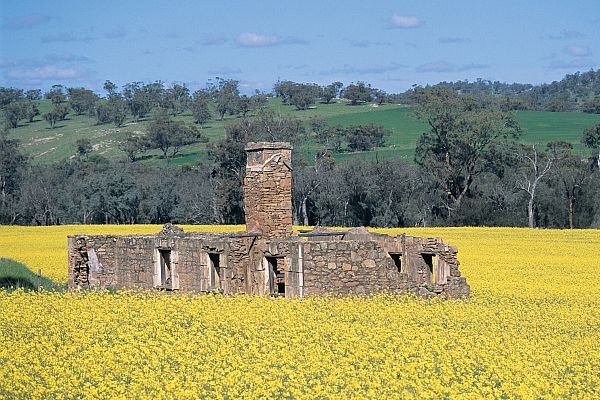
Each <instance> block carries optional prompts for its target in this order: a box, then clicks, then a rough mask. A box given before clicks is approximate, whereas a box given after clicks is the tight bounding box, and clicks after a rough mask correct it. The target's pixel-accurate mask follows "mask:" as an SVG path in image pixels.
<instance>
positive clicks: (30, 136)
mask: <svg viewBox="0 0 600 400" xmlns="http://www.w3.org/2000/svg"><path fill="white" fill-rule="evenodd" d="M268 106H269V107H270V108H271V109H273V110H274V111H276V112H278V113H282V114H288V115H293V116H295V117H298V118H301V119H303V120H306V121H308V119H309V118H310V117H313V116H322V117H324V118H325V120H326V121H327V123H328V125H330V126H334V125H338V124H340V125H353V124H366V123H369V122H373V123H377V124H381V125H383V126H384V127H386V128H387V129H389V130H390V131H392V135H391V136H390V137H388V138H387V140H386V147H384V148H380V149H377V150H375V151H371V152H364V153H344V154H340V155H337V156H336V158H337V159H338V160H343V159H348V158H352V157H362V158H375V157H377V158H380V159H382V158H387V157H403V158H406V159H412V156H413V150H414V146H415V143H416V141H417V138H418V136H419V134H420V133H421V132H423V131H424V130H426V129H427V126H426V125H425V124H424V123H422V122H421V121H419V120H417V119H415V118H414V117H412V116H411V114H410V108H409V107H407V106H404V105H389V104H387V105H383V106H379V107H375V106H373V105H358V106H348V105H347V104H346V103H345V102H342V101H338V102H337V103H332V104H320V103H318V104H316V105H315V106H314V107H312V108H311V109H309V110H305V111H298V110H296V109H295V108H294V107H291V106H284V105H282V104H281V101H280V100H279V99H270V100H269V104H268ZM50 108H51V104H50V102H49V101H47V100H44V101H41V102H40V111H41V113H42V114H43V113H45V112H47V111H48V110H49V109H50ZM517 118H518V120H519V122H520V124H521V127H522V128H523V133H524V134H523V137H522V139H521V140H522V141H524V142H526V143H546V142H548V141H551V140H564V141H567V142H570V143H572V144H573V145H574V147H575V148H576V150H580V149H582V146H581V145H580V143H579V140H580V137H581V133H582V131H583V129H584V128H586V127H589V126H591V125H592V124H594V123H595V122H598V121H600V115H592V114H581V113H551V112H539V111H519V112H517ZM176 119H179V120H182V121H186V122H189V123H191V122H192V116H191V114H190V113H189V112H187V113H184V114H182V115H180V116H178V117H177V118H176ZM236 119H237V117H236V116H226V117H225V120H224V121H219V120H211V121H210V122H209V123H208V124H207V125H206V126H205V127H204V128H203V132H204V134H205V135H206V136H208V138H209V140H210V141H211V142H214V141H216V140H219V139H221V138H223V137H224V126H225V125H226V124H228V123H231V122H233V121H235V120H236ZM146 124H147V119H143V120H141V121H134V120H132V119H128V120H127V121H126V123H125V125H124V126H123V127H120V128H116V127H115V126H114V125H112V124H107V125H97V124H96V120H95V118H91V117H89V116H87V115H75V114H69V116H68V117H67V120H65V121H60V122H58V123H57V126H56V127H55V128H50V127H49V125H48V123H47V122H46V121H44V120H43V119H42V118H41V117H37V118H36V119H35V121H34V122H33V123H22V124H21V126H19V128H17V129H14V130H12V135H13V137H14V138H17V139H19V140H20V141H21V146H22V147H23V150H24V151H25V152H26V153H27V154H29V155H30V156H31V157H32V158H33V160H34V162H41V163H46V162H52V161H57V160H61V159H64V158H69V157H73V156H74V154H75V153H76V146H75V143H76V141H77V140H78V139H80V138H87V139H89V140H90V141H91V143H92V145H93V146H94V152H95V154H100V155H102V156H104V157H107V158H124V157H125V155H124V153H123V152H122V151H120V150H119V149H118V143H119V141H120V140H122V139H123V138H124V137H125V136H126V135H127V134H128V133H136V132H144V131H145V129H146ZM318 149H320V146H319V145H318V144H316V143H315V142H314V141H313V140H312V138H311V137H310V136H307V138H306V142H305V145H304V148H303V149H302V152H303V153H304V154H307V155H308V154H310V153H313V152H314V151H316V150H318ZM205 158H206V144H205V143H203V144H196V145H191V146H187V147H186V148H184V149H183V150H182V151H181V153H180V154H179V155H178V156H177V157H176V158H175V159H174V160H172V161H171V162H172V163H173V164H193V163H195V162H197V161H199V160H203V159H205ZM142 162H145V163H149V164H160V163H163V162H164V160H162V159H160V155H159V152H158V151H154V152H149V153H148V154H147V155H146V157H145V158H144V160H143V161H142Z"/></svg>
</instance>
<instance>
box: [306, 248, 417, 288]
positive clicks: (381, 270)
mask: <svg viewBox="0 0 600 400" xmlns="http://www.w3.org/2000/svg"><path fill="white" fill-rule="evenodd" d="M303 250H304V256H303V266H304V274H303V275H304V293H305V294H306V295H323V294H328V293H332V294H369V293H375V292H379V291H383V290H388V291H392V292H395V291H399V290H401V291H408V290H411V289H413V290H414V287H411V286H414V285H411V284H410V283H409V282H408V275H407V274H405V273H404V274H403V273H400V271H398V269H397V268H396V266H395V265H394V263H393V261H392V259H391V258H390V257H388V256H387V254H385V253H384V252H383V251H382V250H383V249H382V247H381V246H380V245H379V243H377V242H375V241H356V240H348V241H346V240H334V241H319V242H317V241H309V242H306V243H304V244H303Z"/></svg>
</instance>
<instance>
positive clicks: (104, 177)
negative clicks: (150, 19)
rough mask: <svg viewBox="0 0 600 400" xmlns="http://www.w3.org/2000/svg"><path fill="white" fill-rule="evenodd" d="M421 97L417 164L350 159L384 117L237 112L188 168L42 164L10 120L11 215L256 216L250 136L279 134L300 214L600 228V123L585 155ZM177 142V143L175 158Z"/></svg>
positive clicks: (456, 104) (5, 170)
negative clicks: (246, 192) (371, 120)
mask: <svg viewBox="0 0 600 400" xmlns="http://www.w3.org/2000/svg"><path fill="white" fill-rule="evenodd" d="M410 96H411V101H412V103H413V111H414V114H415V116H416V117H418V118H420V119H421V120H423V121H425V122H426V123H427V125H428V129H427V130H426V131H425V132H423V134H422V135H421V136H420V138H419V140H418V143H417V147H416V150H415V156H414V162H412V163H411V162H408V161H404V160H399V159H390V160H376V161H358V160H351V161H347V162H342V163H337V162H336V160H335V157H334V152H335V149H336V147H337V146H338V144H337V143H338V142H339V141H340V140H343V141H345V143H347V144H348V145H349V146H350V144H351V143H353V142H352V140H354V139H353V138H359V141H358V144H357V146H358V145H360V143H362V142H370V143H374V145H377V144H378V143H380V142H381V140H385V132H384V131H382V129H381V128H380V127H378V126H376V125H364V126H354V127H345V128H342V127H328V126H327V125H326V124H325V123H324V121H321V120H319V119H318V118H316V119H312V120H311V121H310V122H309V123H308V124H306V123H304V122H303V121H302V120H300V119H298V118H295V117H291V116H287V115H280V114H277V113H274V112H272V111H270V110H262V111H261V112H257V113H256V115H252V116H246V117H243V116H241V117H240V118H237V119H234V120H232V122H231V123H229V124H227V125H226V127H225V137H224V139H222V140H218V141H213V142H211V143H209V144H208V159H207V160H204V161H203V162H201V163H198V164H197V165H195V166H186V167H177V166H171V165H169V164H164V165H163V166H162V167H161V168H152V167H148V166H145V165H143V164H139V163H131V162H127V161H109V160H107V159H104V158H102V156H99V155H93V154H92V155H89V156H82V157H79V158H75V159H71V160H65V161H62V162H58V163H54V164H49V165H36V164H33V163H31V162H30V160H28V159H27V158H26V157H25V156H24V155H23V154H22V153H21V150H20V148H19V146H18V143H17V141H16V140H14V139H11V138H10V137H9V135H8V133H7V132H8V128H4V129H3V130H2V133H1V134H0V188H1V199H0V221H1V222H2V223H4V224H11V223H12V224H17V223H18V224H34V225H51V224H65V223H164V222H168V221H171V222H175V223H221V224H223V223H228V224H229V223H231V224H237V223H243V222H244V213H243V204H242V201H243V190H242V182H243V177H244V171H245V163H246V160H245V152H244V146H245V144H246V143H247V142H249V141H262V140H266V141H288V142H291V143H292V145H293V146H294V149H295V150H294V154H293V159H294V180H293V185H294V188H293V216H294V222H295V223H296V224H303V225H346V226H347V225H367V226H415V225H417V226H435V225H485V226H494V225H502V226H530V227H561V228H575V227H577V228H584V227H600V173H599V172H600V124H596V125H594V126H591V127H588V128H586V129H585V130H584V132H582V138H581V141H582V144H583V145H585V146H587V147H589V148H590V149H591V155H583V154H579V153H577V152H575V151H574V150H573V148H572V146H571V145H570V144H569V143H565V142H560V141H556V142H551V143H549V144H548V145H546V146H541V145H525V144H523V143H520V142H518V141H517V139H518V138H519V136H520V135H521V130H520V127H519V126H518V124H517V122H516V120H515V118H514V115H513V114H512V111H510V110H506V109H504V108H503V107H501V104H498V102H494V101H491V100H489V99H487V98H485V97H481V96H472V95H464V94H460V93H458V92H456V91H454V90H452V89H449V88H448V87H447V86H445V85H438V86H434V87H427V88H414V89H413V90H412V91H411V93H410ZM157 110H159V111H156V110H155V111H154V114H153V116H152V118H151V120H150V122H149V123H150V124H152V123H156V124H158V125H157V126H159V127H160V128H156V134H162V133H163V132H169V131H177V130H179V129H180V128H181V127H178V126H177V125H178V124H176V123H173V121H172V120H170V115H171V114H170V113H171V112H170V111H167V110H168V109H167V108H166V107H165V108H162V107H161V108H158V109H157ZM157 112H158V114H157ZM160 124H163V125H160ZM150 131H151V129H150ZM150 135H152V133H150ZM311 135H312V136H313V137H315V138H317V139H318V140H320V141H322V142H323V143H326V145H325V146H324V147H325V150H323V151H320V152H318V153H317V154H314V155H313V157H314V158H313V159H307V158H306V157H305V155H304V154H301V153H300V151H299V149H300V148H301V146H300V144H301V143H303V142H304V141H305V140H306V138H307V137H308V136H311ZM340 138H341V139H340ZM165 146H166V145H165ZM170 146H175V144H171V145H170ZM169 149H171V150H169ZM172 151H176V150H175V148H174V147H165V157H168V156H169V155H170V154H173V153H172Z"/></svg>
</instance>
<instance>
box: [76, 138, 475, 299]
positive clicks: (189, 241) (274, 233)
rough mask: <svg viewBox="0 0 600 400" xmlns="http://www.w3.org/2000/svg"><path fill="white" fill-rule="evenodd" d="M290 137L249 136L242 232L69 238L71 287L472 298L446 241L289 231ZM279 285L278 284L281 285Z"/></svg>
mask: <svg viewBox="0 0 600 400" xmlns="http://www.w3.org/2000/svg"><path fill="white" fill-rule="evenodd" d="M291 150H292V148H291V146H290V145H289V143H264V142H263V143H249V144H248V145H247V146H246V151H247V152H248V163H247V167H246V177H245V181H244V203H245V211H246V225H247V230H246V232H245V233H239V234H225V233H224V234H208V233H185V232H183V230H182V229H181V228H178V227H176V226H174V225H171V224H165V226H164V227H163V229H162V230H161V231H160V232H159V233H158V234H156V235H128V236H111V235H99V236H72V237H69V287H70V288H73V289H82V288H83V289H93V288H100V289H102V288H109V287H114V288H117V289H118V288H124V287H138V288H146V289H152V288H156V289H163V290H183V291H199V292H208V291H216V292H221V293H241V292H243V293H251V294H258V295H268V294H272V295H285V296H289V297H303V296H306V295H324V294H370V293H375V292H379V291H391V292H405V291H409V292H413V293H416V294H418V295H421V296H424V297H429V296H436V295H442V296H452V297H467V296H468V295H469V285H468V284H467V283H466V280H465V278H464V277H462V276H461V274H460V271H459V264H458V258H457V249H456V248H455V247H452V246H449V245H447V244H445V243H443V242H442V240H441V239H439V238H420V237H412V236H405V235H399V236H396V237H392V236H388V235H381V234H374V233H370V232H368V230H367V229H366V228H354V229H351V230H349V231H331V230H327V229H315V230H312V231H310V232H305V233H301V234H300V236H298V235H294V234H292V196H291V190H292V169H291V167H290V165H291ZM275 285H277V286H276V287H275Z"/></svg>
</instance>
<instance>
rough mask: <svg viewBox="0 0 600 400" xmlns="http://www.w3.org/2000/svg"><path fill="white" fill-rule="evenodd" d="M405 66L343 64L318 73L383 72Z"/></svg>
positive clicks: (392, 64)
mask: <svg viewBox="0 0 600 400" xmlns="http://www.w3.org/2000/svg"><path fill="white" fill-rule="evenodd" d="M402 68H406V65H403V64H398V63H391V64H386V65H367V66H355V65H348V64H346V65H344V66H343V67H341V68H333V69H329V70H323V71H319V75H333V74H340V73H341V74H350V75H352V74H361V75H366V74H383V73H386V72H392V71H397V70H399V69H402Z"/></svg>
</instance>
